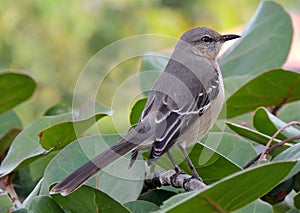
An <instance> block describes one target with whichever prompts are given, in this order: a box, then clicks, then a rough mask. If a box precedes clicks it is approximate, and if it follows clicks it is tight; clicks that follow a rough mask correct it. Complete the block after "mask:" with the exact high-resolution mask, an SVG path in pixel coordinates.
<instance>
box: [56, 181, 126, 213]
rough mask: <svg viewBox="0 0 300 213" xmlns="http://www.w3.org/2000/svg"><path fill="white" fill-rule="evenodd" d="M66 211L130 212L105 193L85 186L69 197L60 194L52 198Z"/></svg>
mask: <svg viewBox="0 0 300 213" xmlns="http://www.w3.org/2000/svg"><path fill="white" fill-rule="evenodd" d="M51 197H52V198H53V199H54V200H55V201H56V202H57V203H58V204H59V205H60V206H61V207H62V208H63V209H64V211H68V212H73V213H76V212H78V213H82V212H90V213H93V212H95V213H98V212H111V213H113V212H116V213H119V212H129V211H128V209H126V208H125V207H124V206H122V205H121V204H120V203H118V202H117V201H115V200H113V199H112V198H111V197H109V196H108V195H106V194H104V193H103V192H101V191H99V190H96V189H93V188H91V187H88V186H83V187H81V188H79V189H78V190H76V191H75V192H73V193H72V194H70V195H68V196H65V197H63V196H61V195H59V194H56V195H52V196H51Z"/></svg>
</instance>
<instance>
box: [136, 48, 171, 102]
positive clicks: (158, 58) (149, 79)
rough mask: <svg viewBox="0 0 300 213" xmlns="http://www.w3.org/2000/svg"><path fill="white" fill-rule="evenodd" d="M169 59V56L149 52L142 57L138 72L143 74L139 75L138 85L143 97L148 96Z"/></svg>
mask: <svg viewBox="0 0 300 213" xmlns="http://www.w3.org/2000/svg"><path fill="white" fill-rule="evenodd" d="M169 59H170V54H163V53H158V52H150V53H146V54H144V55H143V58H142V64H141V69H140V71H141V72H144V73H143V75H140V84H141V88H142V91H143V92H144V95H146V96H148V93H149V90H150V89H151V88H152V85H153V84H154V82H155V80H156V78H157V77H158V76H159V74H160V73H161V72H162V71H163V70H164V69H165V67H166V65H167V63H168V61H169ZM146 72H147V73H146Z"/></svg>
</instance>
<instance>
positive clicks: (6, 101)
mask: <svg viewBox="0 0 300 213" xmlns="http://www.w3.org/2000/svg"><path fill="white" fill-rule="evenodd" d="M35 87H36V83H35V81H34V80H33V79H32V78H31V77H30V76H28V75H26V74H24V73H17V72H9V71H7V72H1V73H0V91H1V93H0V100H1V102H0V113H3V112H5V111H7V110H9V109H12V108H13V107H15V106H16V105H18V104H20V103H22V102H23V101H25V100H27V99H28V98H30V97H31V95H32V94H33V92H34V90H35Z"/></svg>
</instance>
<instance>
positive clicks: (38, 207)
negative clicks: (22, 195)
mask: <svg viewBox="0 0 300 213" xmlns="http://www.w3.org/2000/svg"><path fill="white" fill-rule="evenodd" d="M29 211H31V212H34V213H44V212H47V213H52V212H53V213H59V212H61V213H64V211H63V210H62V209H61V208H60V207H59V205H58V204H57V203H56V202H55V201H54V200H52V199H51V198H50V197H48V196H37V197H35V198H33V199H32V201H31V203H30V205H29Z"/></svg>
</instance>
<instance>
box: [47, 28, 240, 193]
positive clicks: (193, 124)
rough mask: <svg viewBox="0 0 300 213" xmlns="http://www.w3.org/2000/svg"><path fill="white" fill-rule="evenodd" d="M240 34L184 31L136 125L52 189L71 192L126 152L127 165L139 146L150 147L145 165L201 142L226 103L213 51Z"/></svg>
mask: <svg viewBox="0 0 300 213" xmlns="http://www.w3.org/2000/svg"><path fill="white" fill-rule="evenodd" d="M238 37H239V36H237V35H220V34H219V33H217V32H215V31H213V30H211V29H209V28H205V27H198V28H194V29H191V30H189V31H187V32H186V33H184V34H183V35H182V36H181V38H180V40H179V41H178V42H177V44H176V46H175V50H174V52H173V54H172V56H171V58H170V60H169V62H168V64H167V66H166V67H165V70H164V71H163V72H162V73H161V75H160V76H159V77H158V78H157V80H156V82H155V83H154V85H153V88H152V90H151V92H150V94H149V96H148V99H147V103H146V105H145V108H144V110H143V113H142V115H141V117H140V120H139V123H138V124H137V125H136V126H135V127H134V128H132V129H131V130H130V131H129V132H128V134H127V135H126V136H125V137H124V138H123V139H122V140H121V141H119V142H118V143H116V144H115V145H113V146H112V147H111V148H110V149H108V150H106V151H105V152H103V153H101V154H100V155H98V156H96V157H95V158H94V159H92V160H91V161H88V162H87V163H86V164H84V165H83V166H82V167H80V168H79V169H77V170H76V171H75V172H73V173H72V174H70V175H69V176H68V177H66V178H65V179H64V180H62V181H61V182H60V183H58V184H57V185H56V186H55V187H54V188H53V189H52V190H51V193H61V194H62V195H67V194H69V193H71V192H72V191H74V190H75V189H76V188H78V187H79V186H80V185H81V184H83V183H84V182H85V181H86V180H87V179H89V178H90V177H91V176H93V175H95V174H96V173H97V172H99V171H100V170H101V169H103V168H104V167H106V166H107V165H109V164H110V163H112V162H113V161H115V160H116V159H118V158H119V157H120V156H123V155H125V154H127V153H128V152H130V151H131V152H132V160H131V163H130V166H131V165H132V164H133V163H134V161H135V159H136V157H137V154H138V151H139V150H144V149H148V148H151V154H150V156H149V160H148V164H152V163H153V162H155V161H156V160H157V159H158V158H159V157H160V156H162V155H163V154H164V153H166V152H168V151H169V149H170V148H171V147H173V146H174V145H178V146H180V148H181V149H184V148H185V147H186V146H188V145H190V144H194V143H196V142H197V141H198V140H200V139H201V138H202V137H203V136H204V135H205V134H206V133H207V132H208V131H209V129H210V128H211V126H212V125H213V124H214V122H215V121H216V119H217V117H218V115H219V113H220V111H221V108H222V105H223V102H224V88H223V81H222V74H221V72H220V68H219V66H218V64H217V61H216V60H217V55H218V53H219V51H220V49H221V46H222V44H223V43H224V42H225V41H227V40H231V39H235V38H238Z"/></svg>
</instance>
